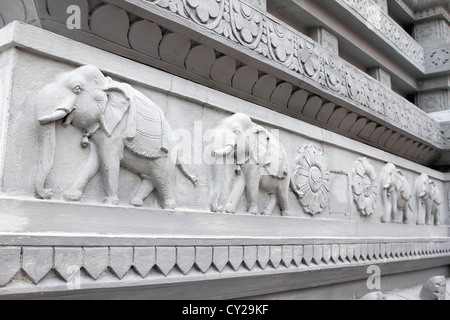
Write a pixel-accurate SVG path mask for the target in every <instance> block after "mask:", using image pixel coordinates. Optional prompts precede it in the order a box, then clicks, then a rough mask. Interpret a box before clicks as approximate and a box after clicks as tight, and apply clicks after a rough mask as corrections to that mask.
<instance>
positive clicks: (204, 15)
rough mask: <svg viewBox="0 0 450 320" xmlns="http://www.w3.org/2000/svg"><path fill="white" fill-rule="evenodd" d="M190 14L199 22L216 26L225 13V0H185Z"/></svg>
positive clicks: (211, 27)
mask: <svg viewBox="0 0 450 320" xmlns="http://www.w3.org/2000/svg"><path fill="white" fill-rule="evenodd" d="M184 2H185V8H186V11H187V12H188V14H189V16H190V17H191V18H192V20H194V21H195V22H196V23H197V24H201V25H203V26H205V27H207V28H209V29H214V28H216V27H217V26H218V25H219V23H220V22H221V20H222V17H223V15H224V3H225V0H184Z"/></svg>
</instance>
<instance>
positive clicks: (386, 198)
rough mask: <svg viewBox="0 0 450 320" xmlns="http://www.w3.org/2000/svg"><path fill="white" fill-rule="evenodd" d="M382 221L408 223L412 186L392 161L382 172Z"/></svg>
mask: <svg viewBox="0 0 450 320" xmlns="http://www.w3.org/2000/svg"><path fill="white" fill-rule="evenodd" d="M380 189H381V222H383V223H385V222H395V223H402V222H403V223H408V222H409V216H408V210H411V203H410V199H411V196H412V194H411V187H410V185H409V183H408V181H407V180H406V178H405V176H404V175H403V173H402V172H401V171H400V170H398V169H397V168H396V167H395V165H393V164H392V163H387V164H386V165H385V166H384V167H383V168H382V169H381V172H380Z"/></svg>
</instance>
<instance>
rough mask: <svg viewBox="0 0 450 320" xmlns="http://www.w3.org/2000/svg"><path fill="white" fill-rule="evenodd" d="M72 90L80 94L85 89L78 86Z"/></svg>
mask: <svg viewBox="0 0 450 320" xmlns="http://www.w3.org/2000/svg"><path fill="white" fill-rule="evenodd" d="M72 90H73V92H74V93H76V94H78V93H80V92H81V90H83V87H82V86H81V85H80V84H77V85H75V86H73V89H72Z"/></svg>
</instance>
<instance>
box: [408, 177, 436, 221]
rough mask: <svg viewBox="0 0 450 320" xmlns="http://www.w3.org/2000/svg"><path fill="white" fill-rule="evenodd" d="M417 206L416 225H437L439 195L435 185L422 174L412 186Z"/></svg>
mask: <svg viewBox="0 0 450 320" xmlns="http://www.w3.org/2000/svg"><path fill="white" fill-rule="evenodd" d="M414 191H415V195H416V206H417V224H419V225H420V224H428V225H432V224H434V225H438V224H439V205H440V204H441V195H440V192H439V189H438V188H437V186H436V184H435V183H434V182H433V181H431V180H430V178H429V177H428V175H426V174H425V173H422V174H421V175H420V176H419V177H418V178H417V179H416V183H415V185H414Z"/></svg>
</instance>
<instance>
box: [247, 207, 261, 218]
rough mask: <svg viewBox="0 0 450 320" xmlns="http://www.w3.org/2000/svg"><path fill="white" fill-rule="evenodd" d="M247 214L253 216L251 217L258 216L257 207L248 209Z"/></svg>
mask: <svg viewBox="0 0 450 320" xmlns="http://www.w3.org/2000/svg"><path fill="white" fill-rule="evenodd" d="M248 213H250V214H253V215H255V216H256V215H258V214H259V211H258V207H251V208H250V209H248Z"/></svg>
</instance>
